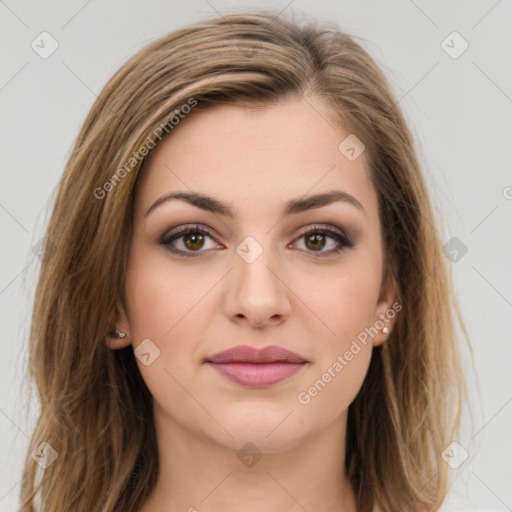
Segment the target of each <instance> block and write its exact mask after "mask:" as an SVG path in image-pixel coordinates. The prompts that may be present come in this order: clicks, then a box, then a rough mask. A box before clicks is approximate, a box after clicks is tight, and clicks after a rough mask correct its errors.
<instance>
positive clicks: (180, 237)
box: [159, 226, 213, 258]
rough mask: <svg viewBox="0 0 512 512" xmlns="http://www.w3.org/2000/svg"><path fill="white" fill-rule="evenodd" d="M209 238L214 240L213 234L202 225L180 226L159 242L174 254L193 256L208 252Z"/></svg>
mask: <svg viewBox="0 0 512 512" xmlns="http://www.w3.org/2000/svg"><path fill="white" fill-rule="evenodd" d="M208 239H210V240H213V236H212V234H211V233H210V231H209V230H207V229H205V228H203V227H201V226H180V227H179V228H177V229H175V230H173V231H171V232H170V233H168V234H166V235H164V236H163V237H162V238H161V239H160V242H159V243H160V244H162V245H165V246H166V247H167V248H168V249H169V251H171V252H172V253H174V254H178V255H179V256H185V257H191V258H193V257H194V256H198V255H200V253H202V252H206V249H208V247H206V249H205V245H206V243H207V241H208ZM176 245H181V248H177V247H175V246H176Z"/></svg>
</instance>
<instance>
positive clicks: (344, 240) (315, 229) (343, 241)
mask: <svg viewBox="0 0 512 512" xmlns="http://www.w3.org/2000/svg"><path fill="white" fill-rule="evenodd" d="M198 233H199V234H202V235H207V236H208V237H210V238H212V239H214V237H213V234H212V233H211V231H210V230H209V229H206V228H204V227H202V226H199V225H193V226H180V227H179V228H177V229H175V230H174V231H171V232H169V233H167V234H165V235H164V236H163V237H162V238H161V239H160V241H159V243H160V244H161V245H164V246H166V247H167V249H168V250H169V251H170V252H172V253H173V254H176V255H179V256H183V257H185V258H196V257H197V255H198V254H199V253H201V252H205V251H201V250H198V251H181V250H179V249H174V248H172V247H171V246H170V244H171V243H172V242H174V241H175V240H178V239H180V238H182V237H184V236H186V235H190V234H198ZM312 234H322V235H328V236H329V237H330V238H332V239H334V240H335V241H336V242H338V244H339V246H338V247H336V248H334V249H331V250H330V251H307V252H309V253H311V256H313V257H314V258H318V259H319V258H326V257H328V256H332V255H334V254H339V253H341V252H343V251H344V250H346V249H349V248H351V247H353V245H354V244H353V243H352V242H351V241H350V240H349V238H348V237H347V236H345V235H343V234H341V233H339V232H338V231H336V230H334V229H332V228H329V227H327V226H319V225H313V226H312V227H311V228H310V229H308V230H307V231H306V232H304V233H301V234H300V235H299V236H298V237H297V238H295V240H294V242H295V241H297V240H300V239H301V238H303V237H306V236H308V235H312Z"/></svg>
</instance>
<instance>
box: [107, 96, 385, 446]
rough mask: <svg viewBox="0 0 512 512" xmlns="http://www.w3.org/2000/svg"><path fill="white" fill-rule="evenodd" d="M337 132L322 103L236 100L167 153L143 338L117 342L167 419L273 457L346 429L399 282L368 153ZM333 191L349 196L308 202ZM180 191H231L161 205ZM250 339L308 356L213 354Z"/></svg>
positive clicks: (141, 199) (138, 258)
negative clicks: (345, 144) (388, 266)
mask: <svg viewBox="0 0 512 512" xmlns="http://www.w3.org/2000/svg"><path fill="white" fill-rule="evenodd" d="M313 107H314V108H313ZM327 121H329V122H327ZM334 126H335V125H334V122H333V121H332V118H330V115H329V108H328V107H327V105H325V104H323V103H322V102H321V101H320V100H316V99H314V98H310V99H308V101H307V102H306V101H303V100H301V101H298V100H293V101H289V102H288V103H286V104H282V105H279V106H274V107H269V108H268V109H266V110H264V111H259V112H251V111H248V110H244V109H243V108H241V107H235V106H226V105H222V106H216V107H214V108H212V109H210V110H206V111H204V112H199V111H198V112H194V113H193V114H190V115H189V116H188V117H187V118H185V119H184V120H182V121H181V123H180V125H179V126H178V127H176V128H175V129H174V131H173V132H171V135H170V136H169V137H168V138H166V139H163V140H162V142H161V143H160V144H159V145H157V146H156V147H155V149H154V150H152V152H151V154H150V157H149V159H148V161H147V163H146V167H145V169H144V174H143V175H142V176H141V177H140V178H141V179H140V181H139V184H138V188H137V191H136V198H135V211H134V231H133V236H132V239H131V245H130V252H129V255H128V266H127V273H126V283H125V294H126V304H127V308H126V310H119V314H118V321H117V323H116V326H117V328H118V329H119V330H122V331H123V332H125V333H127V337H126V338H122V339H120V340H117V341H115V340H114V341H110V342H109V343H110V347H111V348H121V347H123V346H126V345H127V344H130V343H131V344H132V345H133V348H134V349H135V351H136V355H137V359H136V361H137V364H138V367H139V370H140V372H141V374H142V377H143V379H144V381H145V382H146V384H147V386H148V388H149V390H150V391H151V394H152V395H153V400H154V410H155V419H156V422H157V424H158V425H165V426H167V427H168V429H169V431H174V432H179V431H181V432H188V433H191V434H193V435H194V436H196V437H197V438H200V439H202V440H204V441H208V442H213V443H216V445H220V446H225V447H228V448H231V449H239V448H240V447H241V446H242V445H244V444H245V443H246V442H247V441H251V442H253V443H254V444H255V445H256V446H257V447H258V448H259V449H260V450H261V451H262V452H268V453H270V452H278V451H281V450H284V449H289V448H292V447H293V446H295V445H297V444H298V443H300V442H301V441H302V440H304V439H305V438H308V437H311V436H314V435H315V434H319V433H321V432H322V431H325V430H326V429H328V428H330V429H331V430H333V429H334V430H335V431H337V432H338V431H339V432H341V431H342V429H343V425H344V422H345V421H346V413H347V408H348V406H349V405H350V403H351V402H352V401H353V400H354V398H355V397H356V395H357V393H358V391H359V389H360V387H361V385H362V383H363V381H364V378H365V376H366V372H367V369H368V366H369V362H370V357H371V352H372V348H373V347H374V346H376V345H378V344H380V343H383V342H384V341H385V339H386V337H387V336H388V335H386V334H383V333H382V332H381V331H379V332H377V331H378V330H379V328H380V329H381V328H382V326H383V325H385V326H386V327H388V329H389V331H390V332H391V330H392V326H393V323H394V320H393V318H394V314H392V313H394V312H395V311H394V309H393V302H394V296H393V294H392V293H391V287H390V286H389V285H388V283H385V286H383V287H382V289H381V282H382V276H383V274H382V272H383V268H382V267H383V245H382V239H381V226H380V221H379V214H378V203H377V196H376V192H375V190H374V188H373V186H372V184H371V182H370V179H369V175H368V168H367V161H366V160H365V158H366V154H365V153H364V152H363V153H362V154H361V155H360V156H359V157H358V158H356V159H355V160H354V159H351V160H352V161H351V160H349V159H348V158H347V157H346V156H345V155H346V154H344V153H342V152H341V151H340V149H339V146H340V143H341V142H342V141H343V140H344V139H345V138H346V137H347V136H348V135H349V132H343V131H342V130H339V129H338V128H334ZM333 191H335V192H341V193H343V194H345V195H343V194H339V196H338V197H341V199H339V198H338V199H332V200H331V201H330V202H324V203H322V202H319V203H311V202H308V201H307V200H308V199H309V198H312V197H313V196H317V195H321V194H326V193H329V192H333ZM176 192H183V193H187V194H192V193H193V194H200V195H207V196H209V197H210V198H213V199H214V200H215V201H210V202H208V201H202V203H196V204H192V203H190V202H188V201H186V200H184V199H177V198H173V199H168V200H162V201H160V202H159V204H155V202H157V201H158V200H159V199H160V198H161V197H162V196H164V195H166V194H170V193H176ZM347 197H351V198H352V199H348V200H347V199H346V198H347ZM343 198H345V199H343ZM305 200H306V201H305ZM292 201H295V202H296V204H295V206H294V207H293V208H288V210H290V211H286V207H287V206H288V205H289V203H291V202H292ZM219 203H222V208H224V209H225V210H228V211H230V212H231V214H232V216H231V215H227V214H226V212H225V211H223V210H222V209H221V208H220V207H219V206H218V205H219ZM201 206H203V207H205V208H206V207H208V208H206V209H204V208H203V207H201ZM214 206H215V207H216V209H215V211H210V210H212V208H213V207H214ZM312 206H314V207H312ZM148 210H150V211H149V213H148ZM182 228H190V231H189V232H188V233H187V232H186V233H183V232H181V233H180V232H179V229H182ZM376 326H377V327H376ZM372 328H373V330H372ZM365 329H366V331H365ZM369 333H370V334H369ZM238 345H249V346H251V347H254V348H256V349H260V348H263V347H267V346H269V345H274V346H278V347H281V348H283V349H286V350H288V351H291V352H293V353H295V354H298V355H299V356H300V358H301V359H302V361H305V362H303V363H298V364H291V363H281V364H280V365H279V368H278V364H277V363H273V364H272V363H271V364H268V365H264V366H265V369H264V367H263V365H261V366H260V367H259V368H256V366H258V365H256V364H254V363H253V364H252V366H249V365H250V363H239V364H238V365H236V364H231V365H229V364H228V365H221V364H218V365H213V364H211V363H210V362H207V360H209V359H210V358H212V357H213V356H214V355H215V354H218V353H220V352H222V351H224V350H226V349H229V348H232V347H235V346H238ZM223 369H224V371H229V372H233V373H235V374H236V375H237V376H236V377H234V378H235V379H236V380H233V377H231V378H230V377H228V376H226V375H225V373H223V371H222V370H223ZM251 369H252V370H251ZM237 372H238V373H237ZM251 379H252V380H251ZM265 379H266V380H265ZM162 428H165V427H162Z"/></svg>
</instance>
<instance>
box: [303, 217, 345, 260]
mask: <svg viewBox="0 0 512 512" xmlns="http://www.w3.org/2000/svg"><path fill="white" fill-rule="evenodd" d="M301 239H304V245H305V246H306V247H307V248H308V249H311V250H308V251H307V252H311V253H313V254H312V256H313V257H315V258H323V257H327V256H331V255H333V254H339V253H340V252H342V251H344V250H345V249H347V248H350V247H353V245H354V244H353V243H352V242H351V241H350V240H349V238H348V237H347V236H346V235H345V234H344V233H343V232H342V231H339V230H338V229H334V228H332V227H329V226H319V225H314V226H312V227H311V228H309V229H308V230H307V231H306V232H305V233H302V234H301V235H300V236H299V237H298V238H296V240H301ZM329 239H331V241H333V240H334V242H335V243H334V244H332V242H331V244H332V245H334V247H332V248H331V249H330V250H327V251H326V250H323V249H324V248H325V247H326V245H328V244H327V241H328V240H329ZM314 253H318V254H314Z"/></svg>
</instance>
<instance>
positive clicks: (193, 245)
mask: <svg viewBox="0 0 512 512" xmlns="http://www.w3.org/2000/svg"><path fill="white" fill-rule="evenodd" d="M183 241H184V244H185V246H186V247H187V249H190V250H191V251H194V250H197V249H201V248H202V247H203V245H204V235H203V234H202V233H191V234H189V235H184V236H183Z"/></svg>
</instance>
